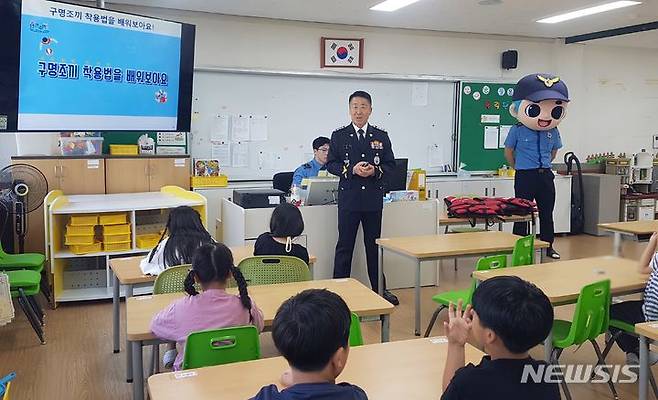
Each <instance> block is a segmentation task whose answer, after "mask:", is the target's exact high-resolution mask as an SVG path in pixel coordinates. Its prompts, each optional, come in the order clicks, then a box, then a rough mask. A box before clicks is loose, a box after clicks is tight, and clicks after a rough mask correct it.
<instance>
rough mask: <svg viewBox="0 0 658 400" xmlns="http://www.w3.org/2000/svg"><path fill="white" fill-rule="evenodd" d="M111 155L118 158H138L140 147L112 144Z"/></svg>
mask: <svg viewBox="0 0 658 400" xmlns="http://www.w3.org/2000/svg"><path fill="white" fill-rule="evenodd" d="M110 154H112V155H118V156H136V155H138V154H139V146H137V145H136V144H111V145H110Z"/></svg>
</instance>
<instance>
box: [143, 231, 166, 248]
mask: <svg viewBox="0 0 658 400" xmlns="http://www.w3.org/2000/svg"><path fill="white" fill-rule="evenodd" d="M161 236H162V234H159V235H158V234H157V233H145V234H142V235H137V247H138V248H140V249H152V248H154V247H155V245H157V244H158V241H159V240H160V237H161Z"/></svg>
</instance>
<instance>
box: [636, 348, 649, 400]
mask: <svg viewBox="0 0 658 400" xmlns="http://www.w3.org/2000/svg"><path fill="white" fill-rule="evenodd" d="M648 380H649V342H648V341H647V338H646V337H644V336H642V335H640V379H639V381H638V383H639V385H640V387H639V390H638V391H639V397H638V398H639V400H647V381H648Z"/></svg>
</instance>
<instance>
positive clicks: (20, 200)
mask: <svg viewBox="0 0 658 400" xmlns="http://www.w3.org/2000/svg"><path fill="white" fill-rule="evenodd" d="M46 194H48V181H47V180H46V177H45V176H44V175H43V173H42V172H41V171H39V170H38V169H36V168H34V167H33V166H31V165H27V164H13V165H8V166H6V167H5V168H3V169H2V170H0V207H2V208H4V209H5V212H6V217H5V221H0V222H4V223H3V224H2V225H0V227H1V229H0V232H3V231H4V229H5V225H6V223H7V221H8V220H9V217H10V216H13V217H14V220H13V221H12V222H13V224H14V227H15V231H16V236H17V237H18V252H19V253H24V252H25V234H26V233H27V214H29V213H31V212H32V211H34V210H36V209H37V208H39V206H40V205H41V204H42V203H43V199H44V197H46Z"/></svg>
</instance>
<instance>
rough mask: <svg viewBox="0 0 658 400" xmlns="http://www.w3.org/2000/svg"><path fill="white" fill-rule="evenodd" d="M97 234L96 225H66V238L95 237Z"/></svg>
mask: <svg viewBox="0 0 658 400" xmlns="http://www.w3.org/2000/svg"><path fill="white" fill-rule="evenodd" d="M94 233H95V227H94V225H81V226H74V225H66V236H82V235H86V236H93V235H94Z"/></svg>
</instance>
